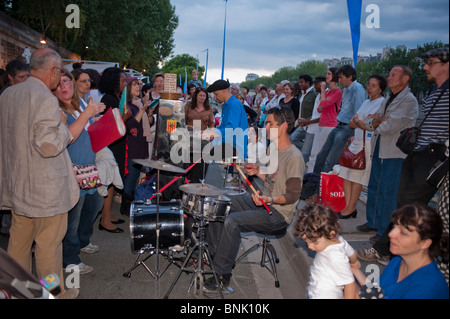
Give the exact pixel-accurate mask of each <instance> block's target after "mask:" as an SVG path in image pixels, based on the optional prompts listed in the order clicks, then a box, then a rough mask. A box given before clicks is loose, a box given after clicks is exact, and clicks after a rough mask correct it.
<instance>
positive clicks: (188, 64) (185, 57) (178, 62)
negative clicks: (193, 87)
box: [161, 53, 205, 85]
mask: <svg viewBox="0 0 450 319" xmlns="http://www.w3.org/2000/svg"><path fill="white" fill-rule="evenodd" d="M185 68H186V72H187V78H188V80H187V83H188V84H189V81H190V80H192V75H191V73H192V71H193V70H194V69H196V68H197V59H196V58H194V57H193V56H191V55H189V54H186V53H185V54H181V55H177V56H176V57H174V58H172V59H171V60H169V61H168V62H166V63H165V64H164V66H163V67H162V68H161V72H162V73H174V74H178V75H181V79H182V85H184V78H185V72H184V69H185ZM204 72H205V67H203V66H200V65H199V66H198V79H199V80H200V81H202V82H203V79H202V77H203V74H204Z"/></svg>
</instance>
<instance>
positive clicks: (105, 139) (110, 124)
mask: <svg viewBox="0 0 450 319" xmlns="http://www.w3.org/2000/svg"><path fill="white" fill-rule="evenodd" d="M125 132H126V128H125V123H124V122H123V120H122V116H121V115H120V110H119V109H117V108H110V109H108V111H106V113H105V114H104V115H103V116H102V117H101V118H100V120H98V121H97V122H95V123H94V124H91V125H90V126H89V128H88V133H89V137H90V138H91V146H92V150H93V151H94V153H97V152H98V151H100V150H101V149H103V148H105V147H107V146H108V145H109V144H111V143H113V142H115V141H117V140H118V139H119V138H121V137H122V136H124V135H125Z"/></svg>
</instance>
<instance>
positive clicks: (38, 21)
mask: <svg viewBox="0 0 450 319" xmlns="http://www.w3.org/2000/svg"><path fill="white" fill-rule="evenodd" d="M72 3H73V4H76V5H78V7H79V9H80V28H79V29H77V28H71V29H69V28H67V27H66V18H67V16H68V15H69V13H66V12H65V10H66V7H67V5H69V4H72ZM0 5H1V6H2V9H3V10H4V11H5V12H6V13H7V14H9V15H11V16H13V17H14V18H16V19H18V20H19V21H21V22H23V23H25V24H26V25H28V26H29V27H31V28H33V29H35V30H36V31H38V32H40V33H43V34H45V35H46V36H47V37H48V38H51V39H53V40H54V41H55V42H57V43H58V44H59V45H60V46H61V47H64V48H67V49H69V50H71V51H73V52H75V53H77V54H79V55H81V57H82V59H83V60H98V61H111V62H119V63H120V65H121V66H126V67H128V68H133V69H136V70H141V71H142V70H143V69H147V70H153V69H155V68H156V66H157V65H158V63H159V62H160V61H163V60H164V59H166V58H167V57H168V56H169V55H170V54H171V53H172V50H173V48H174V44H173V41H174V39H173V34H174V32H175V29H176V28H177V26H178V16H177V15H175V7H173V6H172V5H171V4H170V0H151V1H149V0H147V1H123V0H109V1H101V0H77V1H72V0H52V1H44V0H2V3H0Z"/></svg>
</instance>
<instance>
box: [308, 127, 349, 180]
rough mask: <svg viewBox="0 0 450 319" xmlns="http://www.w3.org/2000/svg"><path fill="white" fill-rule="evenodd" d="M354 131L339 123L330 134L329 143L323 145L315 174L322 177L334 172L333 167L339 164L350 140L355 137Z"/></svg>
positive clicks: (318, 155) (315, 167)
mask: <svg viewBox="0 0 450 319" xmlns="http://www.w3.org/2000/svg"><path fill="white" fill-rule="evenodd" d="M353 132H354V129H352V128H351V127H350V126H349V125H348V124H342V123H338V125H337V126H336V127H335V128H334V129H333V130H332V131H331V132H330V134H329V135H328V138H327V141H326V142H325V144H324V145H323V147H322V149H321V150H320V152H319V154H317V159H316V164H315V165H314V173H316V174H317V175H319V176H320V173H322V172H325V173H328V172H330V171H332V170H333V166H334V165H336V164H337V163H338V162H339V158H341V155H342V152H344V149H345V146H346V145H347V141H348V139H349V138H350V137H351V136H352V135H353Z"/></svg>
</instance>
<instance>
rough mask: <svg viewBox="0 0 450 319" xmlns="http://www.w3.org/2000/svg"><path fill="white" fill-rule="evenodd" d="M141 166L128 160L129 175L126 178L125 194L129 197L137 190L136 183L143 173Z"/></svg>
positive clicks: (124, 183) (124, 184)
mask: <svg viewBox="0 0 450 319" xmlns="http://www.w3.org/2000/svg"><path fill="white" fill-rule="evenodd" d="M141 167H142V166H141V165H139V164H136V163H135V162H134V161H133V160H130V159H128V166H127V169H128V172H129V173H128V175H127V176H125V180H124V182H123V192H124V193H125V194H127V195H130V196H132V195H133V192H134V190H135V188H136V181H137V179H138V178H139V174H140V173H141Z"/></svg>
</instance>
